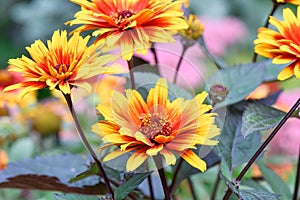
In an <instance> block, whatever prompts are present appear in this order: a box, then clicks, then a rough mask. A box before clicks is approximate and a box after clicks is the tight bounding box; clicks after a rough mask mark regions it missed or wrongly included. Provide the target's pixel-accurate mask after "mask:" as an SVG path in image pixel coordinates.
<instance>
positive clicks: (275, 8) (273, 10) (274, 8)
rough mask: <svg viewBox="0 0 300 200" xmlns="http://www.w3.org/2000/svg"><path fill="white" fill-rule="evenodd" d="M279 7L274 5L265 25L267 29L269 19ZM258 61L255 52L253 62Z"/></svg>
mask: <svg viewBox="0 0 300 200" xmlns="http://www.w3.org/2000/svg"><path fill="white" fill-rule="evenodd" d="M278 7H279V5H278V4H277V3H273V8H272V10H271V12H270V14H269V15H268V18H267V20H266V22H265V25H264V27H265V28H268V26H269V23H270V22H269V18H270V16H273V14H274V13H275V11H276V10H277V8H278ZM256 60H257V53H256V52H254V55H253V58H252V62H256Z"/></svg>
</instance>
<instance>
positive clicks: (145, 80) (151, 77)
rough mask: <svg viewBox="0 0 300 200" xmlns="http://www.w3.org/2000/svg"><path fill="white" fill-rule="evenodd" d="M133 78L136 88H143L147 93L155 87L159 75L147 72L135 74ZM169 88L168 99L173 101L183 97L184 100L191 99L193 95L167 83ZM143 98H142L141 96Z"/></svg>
mask: <svg viewBox="0 0 300 200" xmlns="http://www.w3.org/2000/svg"><path fill="white" fill-rule="evenodd" d="M134 78H135V82H136V87H137V88H139V87H141V88H144V91H149V90H150V88H153V87H154V86H155V83H156V82H157V80H158V79H159V78H161V77H160V76H159V75H157V74H154V73H149V72H135V73H134ZM168 87H169V99H171V100H174V99H176V98H178V97H183V98H184V99H192V98H193V95H192V94H191V93H190V92H188V91H187V90H185V89H183V88H180V87H178V86H177V85H175V84H172V83H168ZM143 97H144V96H143Z"/></svg>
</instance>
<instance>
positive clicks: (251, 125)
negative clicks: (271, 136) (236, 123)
mask: <svg viewBox="0 0 300 200" xmlns="http://www.w3.org/2000/svg"><path fill="white" fill-rule="evenodd" d="M284 115H285V112H282V111H280V110H277V109H275V108H272V107H269V106H265V105H261V104H255V103H253V104H249V105H248V106H247V107H246V110H245V112H244V114H243V117H242V121H243V123H242V134H243V135H244V136H245V137H246V136H247V135H249V134H251V133H253V132H255V131H262V130H268V129H270V128H273V127H274V126H276V125H277V124H278V123H279V121H280V120H281V119H282V117H284Z"/></svg>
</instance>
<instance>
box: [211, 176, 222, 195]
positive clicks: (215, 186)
mask: <svg viewBox="0 0 300 200" xmlns="http://www.w3.org/2000/svg"><path fill="white" fill-rule="evenodd" d="M220 180H221V179H220V176H219V175H217V180H216V182H215V185H214V189H213V192H212V195H211V200H215V199H216V196H217V191H218V187H219V183H220Z"/></svg>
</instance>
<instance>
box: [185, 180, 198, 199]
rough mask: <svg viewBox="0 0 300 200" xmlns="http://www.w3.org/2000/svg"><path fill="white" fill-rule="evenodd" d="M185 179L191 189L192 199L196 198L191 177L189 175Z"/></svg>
mask: <svg viewBox="0 0 300 200" xmlns="http://www.w3.org/2000/svg"><path fill="white" fill-rule="evenodd" d="M187 181H188V184H189V187H190V189H191V193H192V196H193V200H197V196H196V192H195V190H194V187H193V181H192V179H191V178H190V177H188V178H187Z"/></svg>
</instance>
